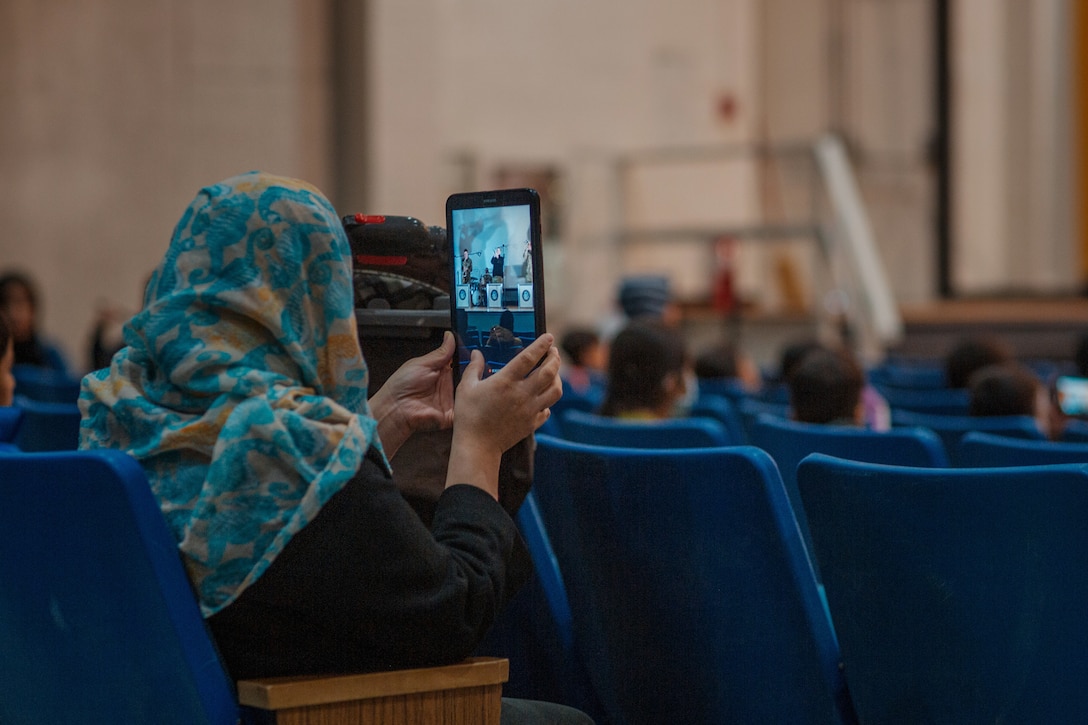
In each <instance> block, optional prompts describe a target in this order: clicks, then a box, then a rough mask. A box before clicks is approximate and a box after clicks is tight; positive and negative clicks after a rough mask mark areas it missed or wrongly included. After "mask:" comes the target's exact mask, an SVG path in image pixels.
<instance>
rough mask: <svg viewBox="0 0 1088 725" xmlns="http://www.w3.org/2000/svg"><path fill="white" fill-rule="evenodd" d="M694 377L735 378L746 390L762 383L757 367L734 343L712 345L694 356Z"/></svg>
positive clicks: (758, 386) (757, 387)
mask: <svg viewBox="0 0 1088 725" xmlns="http://www.w3.org/2000/svg"><path fill="white" fill-rule="evenodd" d="M695 377H696V378H698V379H699V380H736V381H737V382H739V383H740V384H741V386H742V387H743V388H744V389H745V390H748V391H754V390H759V388H760V386H761V385H762V384H763V381H762V378H761V376H760V374H759V367H758V366H757V365H756V364H755V361H754V360H752V358H750V357H749V356H747V355H745V354H744V353H742V352H741V351H740V350H738V349H737V348H736V347H735V346H734V345H731V344H729V343H722V344H720V345H714V346H713V347H710V348H708V349H706V350H704V351H703V352H702V353H700V354H699V355H698V357H696V358H695Z"/></svg>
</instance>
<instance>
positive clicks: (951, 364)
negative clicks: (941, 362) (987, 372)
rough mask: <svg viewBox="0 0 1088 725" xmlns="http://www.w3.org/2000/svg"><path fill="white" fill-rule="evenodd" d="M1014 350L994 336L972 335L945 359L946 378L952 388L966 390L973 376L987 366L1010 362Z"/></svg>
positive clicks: (958, 344) (953, 349)
mask: <svg viewBox="0 0 1088 725" xmlns="http://www.w3.org/2000/svg"><path fill="white" fill-rule="evenodd" d="M1012 359H1013V354H1012V348H1010V347H1009V345H1008V343H1006V342H1005V341H1004V340H1002V339H1001V338H999V337H997V336H994V335H971V336H969V337H965V338H963V339H961V340H960V341H959V342H957V343H956V345H955V346H954V347H953V348H952V350H951V351H949V353H948V355H947V356H946V357H945V368H944V369H945V378H946V379H947V381H948V387H950V388H966V387H968V385H970V381H971V376H972V375H974V373H975V372H976V371H978V370H981V369H982V368H984V367H986V366H987V365H995V364H997V363H1004V362H1009V361H1010V360H1012Z"/></svg>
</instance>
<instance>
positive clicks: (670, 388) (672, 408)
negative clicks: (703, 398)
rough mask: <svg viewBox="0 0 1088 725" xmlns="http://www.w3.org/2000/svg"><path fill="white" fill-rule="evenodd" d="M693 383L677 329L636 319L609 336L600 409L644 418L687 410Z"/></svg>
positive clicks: (651, 321) (660, 416) (605, 413)
mask: <svg viewBox="0 0 1088 725" xmlns="http://www.w3.org/2000/svg"><path fill="white" fill-rule="evenodd" d="M695 388H696V386H695V381H694V374H693V372H692V371H691V366H690V363H689V361H688V355H687V350H686V348H685V345H684V340H683V338H682V337H681V336H680V333H679V332H678V331H676V330H675V329H673V328H670V327H668V326H667V325H665V324H664V323H663V322H662V321H660V320H649V319H647V320H642V321H635V322H632V323H630V324H629V325H627V327H625V328H623V330H621V331H620V333H619V334H618V335H616V338H615V339H614V340H613V341H612V346H611V349H610V350H609V354H608V383H607V388H606V390H605V396H604V402H602V403H601V408H600V414H601V415H606V416H609V417H613V418H632V419H646V420H654V419H660V418H669V417H673V416H680V415H686V414H687V410H686V409H685V408H690V404H691V402H692V401H693V400H694V396H695V393H696V389H695Z"/></svg>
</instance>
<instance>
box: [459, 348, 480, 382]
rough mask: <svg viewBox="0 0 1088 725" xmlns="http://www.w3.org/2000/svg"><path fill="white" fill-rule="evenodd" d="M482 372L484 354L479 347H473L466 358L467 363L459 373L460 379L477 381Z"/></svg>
mask: <svg viewBox="0 0 1088 725" xmlns="http://www.w3.org/2000/svg"><path fill="white" fill-rule="evenodd" d="M483 374H484V354H483V353H482V352H480V351H479V349H474V350H473V351H472V353H471V354H470V355H469V358H468V365H467V366H466V367H465V371H464V372H463V373H462V374H461V380H462V381H465V380H471V381H473V382H479V381H480V379H481V378H482V377H483Z"/></svg>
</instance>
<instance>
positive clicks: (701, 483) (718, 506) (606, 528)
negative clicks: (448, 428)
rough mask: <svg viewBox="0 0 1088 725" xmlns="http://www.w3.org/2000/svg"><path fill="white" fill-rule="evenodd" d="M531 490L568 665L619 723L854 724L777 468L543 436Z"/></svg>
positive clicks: (759, 455)
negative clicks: (560, 608)
mask: <svg viewBox="0 0 1088 725" xmlns="http://www.w3.org/2000/svg"><path fill="white" fill-rule="evenodd" d="M535 475H536V483H535V486H534V492H535V495H536V498H537V501H538V503H539V504H540V509H541V512H542V514H543V519H544V523H545V524H546V526H547V528H548V533H549V535H550V538H551V543H552V546H553V548H554V551H555V555H556V558H557V560H558V562H559V567H560V570H561V571H562V573H563V579H564V582H565V584H566V589H567V594H568V597H569V601H570V606H571V616H572V624H573V629H574V642H575V651H576V652H577V653H578V655H579V657H581V658H583V660H584V664H585V669H586V670H587V672H588V673H589V676H590V678H591V681H592V683H593V686H594V690H595V692H596V694H597V696H598V697H599V699H600V701H601V702H602V703H604V706H605V708H606V709H607V711H608V720H609V721H611V722H615V723H663V722H683V723H721V722H790V723H809V722H812V723H816V722H819V723H835V722H844V721H845V722H850V721H852V718H851V717H850V716H849V715H848V714H844V712H845V713H850V712H852V711H851V710H850V705H849V700H848V699H847V698H846V697H845V693H844V691H843V689H842V680H841V676H840V673H839V669H838V655H837V651H836V650H837V645H836V643H835V639H834V635H833V633H832V631H831V628H830V625H829V620H828V617H827V613H826V611H825V609H824V607H823V604H822V600H821V598H820V594H819V590H818V588H817V585H816V580H815V577H814V575H813V572H812V569H811V567H810V566H809V561H808V557H807V555H806V553H805V551H804V545H803V543H802V541H801V537H800V534H799V532H798V530H797V523H796V521H795V519H794V517H793V513H792V511H791V509H790V506H789V503H788V500H787V498H786V493H785V490H784V488H783V487H782V481H781V478H779V476H778V472H777V469H776V468H775V465H774V462H773V461H772V460H771V459H770V457H769V456H768V455H767V454H766V453H764V452H763V451H760V450H757V449H755V448H751V447H748V446H737V447H729V448H707V449H683V450H636V449H630V448H628V449H622V448H609V447H604V446H589V445H583V444H579V443H574V442H570V441H564V440H560V439H557V438H552V437H549V436H543V435H542V436H538V439H537V453H536V459H535Z"/></svg>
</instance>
